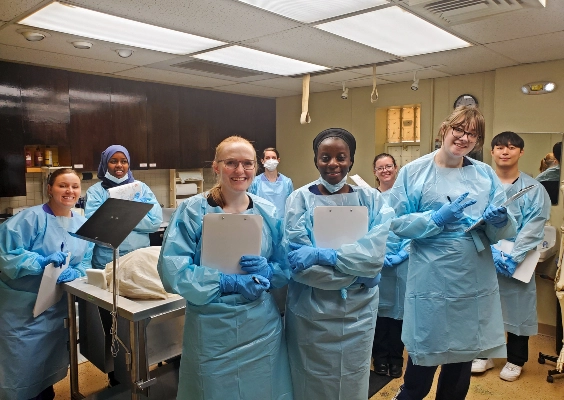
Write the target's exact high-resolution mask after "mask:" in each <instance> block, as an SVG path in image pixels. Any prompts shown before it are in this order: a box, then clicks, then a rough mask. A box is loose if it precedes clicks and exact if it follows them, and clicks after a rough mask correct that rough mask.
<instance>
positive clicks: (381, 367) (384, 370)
mask: <svg viewBox="0 0 564 400" xmlns="http://www.w3.org/2000/svg"><path fill="white" fill-rule="evenodd" d="M374 372H376V373H377V374H378V375H388V366H387V365H386V364H376V365H374Z"/></svg>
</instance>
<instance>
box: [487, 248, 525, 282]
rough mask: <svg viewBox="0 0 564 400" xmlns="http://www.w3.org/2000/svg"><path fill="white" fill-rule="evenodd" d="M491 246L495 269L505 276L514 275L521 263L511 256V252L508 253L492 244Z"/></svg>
mask: <svg viewBox="0 0 564 400" xmlns="http://www.w3.org/2000/svg"><path fill="white" fill-rule="evenodd" d="M491 248H492V256H493V260H494V264H495V270H496V271H497V273H498V274H500V275H503V276H507V277H508V278H509V277H511V276H513V274H514V273H515V269H516V268H517V265H519V264H518V263H517V262H515V260H514V259H513V257H511V256H510V255H509V254H506V253H504V252H503V251H500V250H498V249H496V248H495V247H493V246H491Z"/></svg>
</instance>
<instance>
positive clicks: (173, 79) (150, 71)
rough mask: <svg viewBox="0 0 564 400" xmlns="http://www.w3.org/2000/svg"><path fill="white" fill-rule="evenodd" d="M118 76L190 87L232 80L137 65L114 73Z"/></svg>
mask: <svg viewBox="0 0 564 400" xmlns="http://www.w3.org/2000/svg"><path fill="white" fill-rule="evenodd" d="M116 75H119V76H127V77H130V78H135V79H143V80H146V81H152V82H162V83H171V84H173V85H181V86H192V87H199V88H202V87H216V86H223V85H228V84H232V83H233V82H231V81H228V80H223V79H215V78H208V77H205V76H199V75H190V74H181V73H178V72H171V71H164V70H160V69H155V68H146V67H139V68H134V69H130V70H127V71H123V72H119V73H116Z"/></svg>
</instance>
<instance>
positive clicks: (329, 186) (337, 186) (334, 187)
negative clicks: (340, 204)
mask: <svg viewBox="0 0 564 400" xmlns="http://www.w3.org/2000/svg"><path fill="white" fill-rule="evenodd" d="M348 176H349V175H348V174H347V175H345V177H344V178H343V180H342V181H341V182H339V183H337V184H335V185H332V184H330V183H329V182H327V181H326V180H325V179H323V178H322V177H321V176H320V177H319V182H321V184H322V185H323V186H325V189H327V190H328V191H329V193H335V192H338V191H339V190H341V189H342V188H343V186H345V184H346V183H347V177H348Z"/></svg>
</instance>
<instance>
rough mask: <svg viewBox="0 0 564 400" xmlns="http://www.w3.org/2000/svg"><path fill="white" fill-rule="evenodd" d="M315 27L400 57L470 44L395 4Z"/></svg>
mask: <svg viewBox="0 0 564 400" xmlns="http://www.w3.org/2000/svg"><path fill="white" fill-rule="evenodd" d="M317 28H319V29H323V30H324V31H327V32H330V33H334V34H335V35H338V36H342V37H344V38H347V39H350V40H354V41H355V42H359V43H362V44H365V45H367V46H370V47H374V48H376V49H378V50H383V51H385V52H388V53H390V54H395V55H396V56H401V57H407V56H414V55H417V54H427V53H434V52H437V51H444V50H452V49H458V48H461V47H467V46H470V45H471V44H470V43H468V42H466V41H464V40H462V39H460V38H458V37H456V36H454V35H452V34H450V33H448V32H446V31H444V30H442V29H441V28H438V27H436V26H435V25H433V24H430V23H429V22H427V21H425V20H423V19H421V18H419V17H417V16H415V15H413V14H411V13H408V12H407V11H404V10H403V9H401V8H400V7H396V6H394V7H387V8H383V9H381V10H376V11H371V12H367V13H364V14H359V15H355V16H352V17H348V18H343V19H339V20H336V21H332V22H327V23H324V24H320V25H317Z"/></svg>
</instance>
